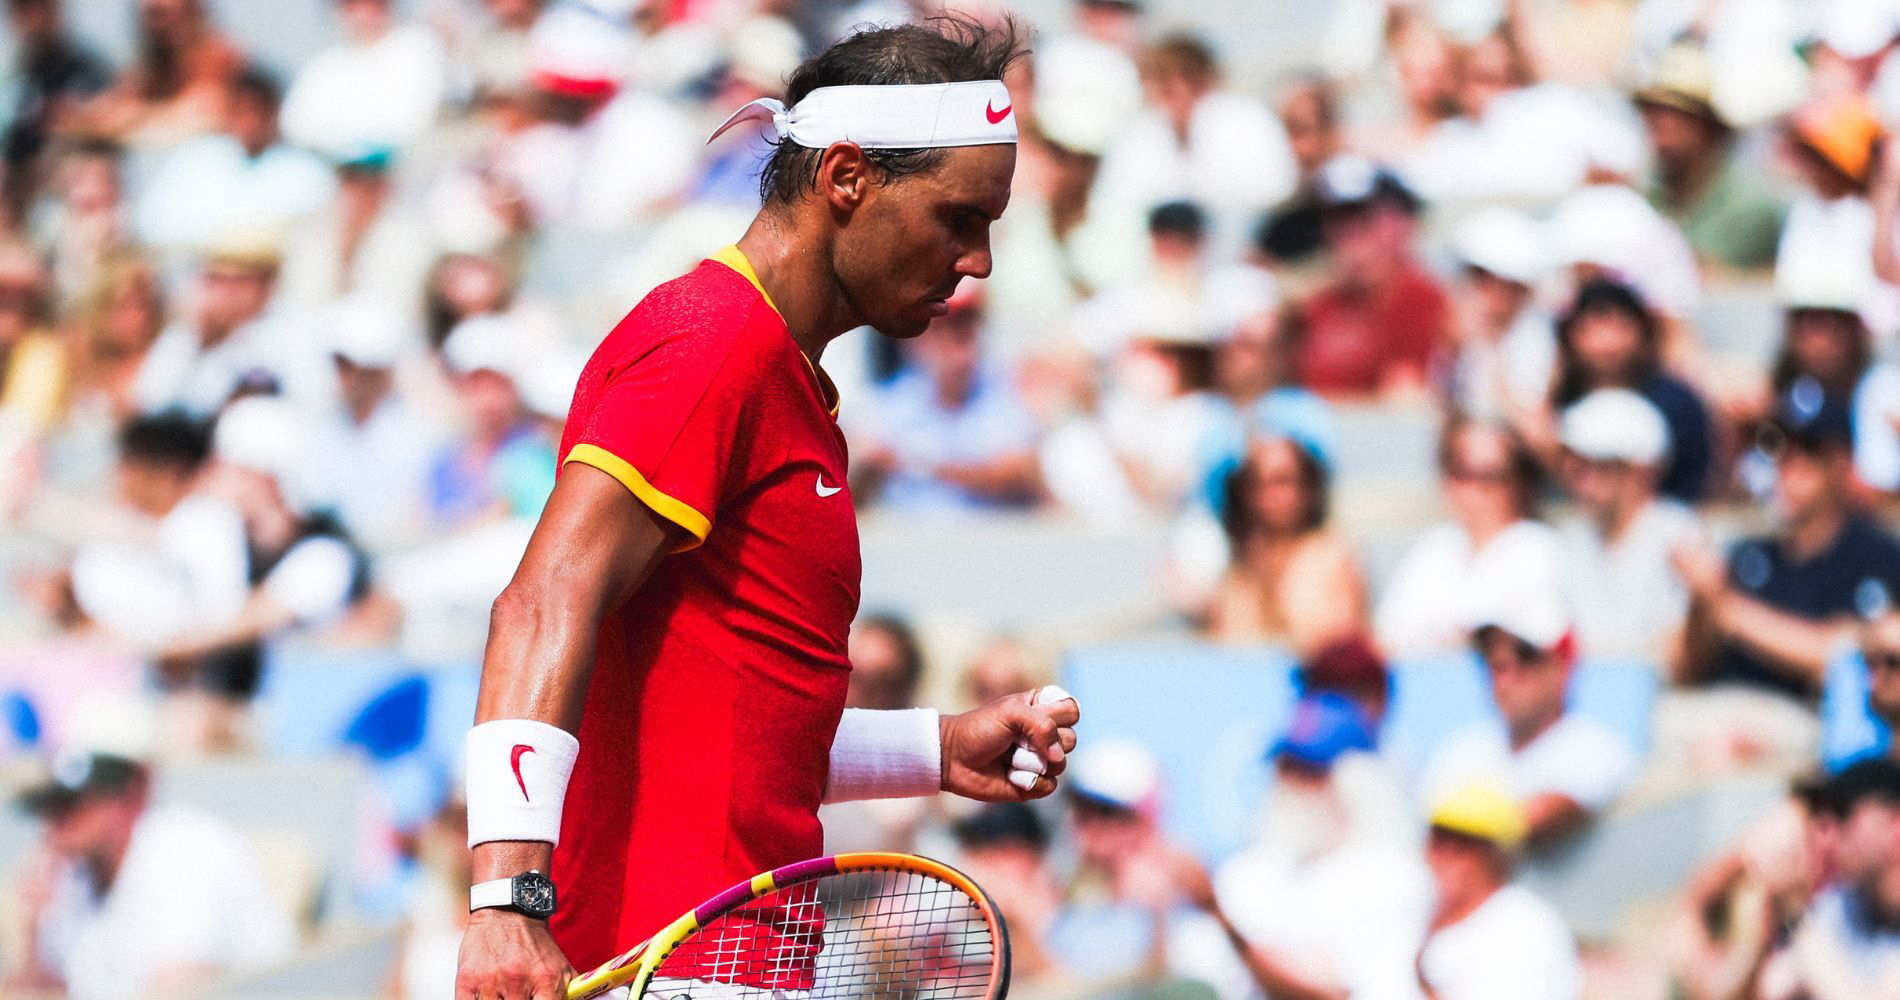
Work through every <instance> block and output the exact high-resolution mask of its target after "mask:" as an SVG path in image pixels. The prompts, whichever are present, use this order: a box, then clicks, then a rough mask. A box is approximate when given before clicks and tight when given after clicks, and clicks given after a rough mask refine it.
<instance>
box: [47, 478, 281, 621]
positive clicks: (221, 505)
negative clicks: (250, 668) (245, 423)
mask: <svg viewBox="0 0 1900 1000" xmlns="http://www.w3.org/2000/svg"><path fill="white" fill-rule="evenodd" d="M249 570H250V553H249V551H248V549H247V548H246V546H245V540H244V519H243V517H241V516H240V515H239V514H238V512H237V509H236V508H235V507H232V506H231V505H230V504H229V503H226V502H225V501H223V500H218V499H213V498H211V497H204V496H191V497H186V498H185V499H184V500H181V501H179V503H178V505H177V506H176V507H173V508H172V510H171V512H170V513H168V514H166V515H165V516H164V518H162V519H161V520H160V521H159V524H158V533H157V536H156V538H155V540H154V543H153V544H152V545H151V546H149V547H147V546H135V545H129V544H124V543H111V542H101V543H98V544H94V545H89V546H86V547H85V548H82V549H80V550H79V551H78V553H77V554H76V555H75V556H74V559H73V595H74V597H75V599H76V600H77V601H78V603H79V607H80V608H81V609H82V610H84V611H85V612H86V615H87V617H89V618H91V619H93V620H94V621H96V622H98V623H99V624H100V625H102V626H103V627H105V628H106V629H107V630H108V631H110V632H112V633H113V634H114V635H117V636H119V637H121V638H124V639H127V640H130V641H132V642H134V643H159V642H163V641H164V640H166V639H169V638H171V637H173V636H176V635H178V634H179V633H181V632H183V631H184V630H185V629H186V628H187V627H202V626H207V625H217V624H222V623H224V622H228V621H230V620H231V619H232V618H234V617H236V616H237V614H238V612H239V611H240V610H242V609H243V607H244V600H245V596H246V595H247V594H248V593H249V590H250V582H249Z"/></svg>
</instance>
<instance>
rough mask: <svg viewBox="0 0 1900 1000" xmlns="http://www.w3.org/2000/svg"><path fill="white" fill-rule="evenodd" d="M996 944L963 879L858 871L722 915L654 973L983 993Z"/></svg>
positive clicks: (796, 986)
mask: <svg viewBox="0 0 1900 1000" xmlns="http://www.w3.org/2000/svg"><path fill="white" fill-rule="evenodd" d="M997 947H998V943H997V941H996V939H995V931H993V930H992V928H991V925H990V922H989V921H988V919H986V917H985V916H984V912H983V909H982V908H981V907H979V906H978V905H977V903H976V902H975V901H974V900H972V899H971V898H970V897H969V896H968V895H966V894H965V893H964V892H963V891H962V890H961V889H958V888H957V887H956V886H954V885H951V884H949V883H947V882H944V881H942V880H940V879H938V878H935V877H933V876H930V875H924V874H921V873H915V872H903V871H856V872H849V873H842V874H837V875H830V876H826V877H823V878H819V879H816V880H813V881H810V882H805V883H800V884H797V885H793V886H789V887H787V888H785V889H782V890H780V891H778V892H774V893H770V894H767V895H765V896H763V897H761V898H759V899H756V900H753V901H751V902H748V903H746V904H745V905H743V906H741V907H738V908H736V909H734V910H732V911H730V912H728V913H726V914H724V915H722V916H720V917H718V918H717V919H715V920H713V921H712V922H711V923H709V924H708V925H707V926H706V927H703V928H701V929H700V930H699V931H698V932H697V933H695V934H693V935H692V936H691V937H688V938H687V939H686V940H685V941H683V942H681V944H680V946H679V947H678V948H677V949H675V950H674V951H673V952H672V953H671V954H669V955H668V956H667V957H666V958H665V960H663V961H662V962H661V963H660V966H659V968H658V969H657V970H656V973H655V974H656V977H659V978H666V979H692V980H699V981H701V982H711V983H730V984H736V985H740V986H745V987H749V988H753V989H760V990H784V991H797V992H798V993H799V994H800V995H802V996H803V997H809V1000H845V998H863V1000H965V998H969V1000H981V998H983V997H986V996H988V995H989V992H990V987H991V974H992V969H993V968H994V965H995V962H994V959H995V952H996V948H997Z"/></svg>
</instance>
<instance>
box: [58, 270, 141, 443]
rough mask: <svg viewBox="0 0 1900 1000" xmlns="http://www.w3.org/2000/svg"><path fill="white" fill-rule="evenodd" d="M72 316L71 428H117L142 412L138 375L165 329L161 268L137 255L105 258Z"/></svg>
mask: <svg viewBox="0 0 1900 1000" xmlns="http://www.w3.org/2000/svg"><path fill="white" fill-rule="evenodd" d="M72 315H73V317H74V319H75V320H76V323H75V329H74V330H73V332H72V334H71V335H70V336H71V337H72V340H73V344H72V347H73V350H72V357H73V377H72V398H71V405H70V407H69V409H68V411H67V412H68V415H69V419H68V430H69V431H70V430H72V429H73V425H74V424H76V423H80V422H88V423H91V424H93V425H94V426H103V427H108V428H116V426H117V424H118V422H119V421H120V420H123V419H124V418H126V417H129V416H131V415H132V414H133V413H135V412H137V410H138V400H137V398H136V395H135V386H136V385H137V379H138V374H139V371H140V370H141V369H142V368H143V367H144V364H145V354H146V352H147V351H149V350H151V347H152V344H153V343H154V342H155V341H156V340H157V339H158V335H159V331H160V330H162V329H163V328H164V324H165V299H164V294H163V290H162V289H161V288H160V287H159V280H158V272H157V270H156V269H155V268H154V267H153V266H152V263H151V261H149V260H147V259H145V258H144V257H141V256H138V255H136V254H132V253H120V254H114V255H113V256H111V257H108V258H106V259H105V260H102V261H101V262H100V265H99V272H98V274H97V275H96V276H95V277H94V278H93V280H92V283H91V284H90V285H89V286H88V287H87V289H86V292H85V295H84V296H83V297H82V299H81V300H80V302H79V303H78V304H77V305H76V306H75V307H74V312H73V314H72ZM108 436H109V432H108Z"/></svg>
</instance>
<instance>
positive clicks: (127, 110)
mask: <svg viewBox="0 0 1900 1000" xmlns="http://www.w3.org/2000/svg"><path fill="white" fill-rule="evenodd" d="M134 51H135V52H136V53H137V57H136V58H135V59H134V60H133V62H132V63H130V64H129V65H127V66H125V67H124V68H122V69H121V70H120V72H119V76H118V79H116V80H114V81H113V83H112V86H111V87H110V88H109V89H107V90H106V91H105V93H103V94H100V95H99V96H98V97H97V98H95V99H93V100H92V101H89V102H87V104H85V105H84V106H83V107H82V108H80V109H79V110H78V112H77V113H76V116H75V121H74V123H73V124H74V128H75V129H76V130H78V131H81V132H84V133H89V134H98V135H104V136H107V137H109V138H114V139H119V140H121V141H124V142H126V143H127V144H129V145H135V146H138V147H142V148H144V147H151V148H163V147H165V146H168V145H171V144H172V143H175V142H178V141H179V140H181V139H185V138H188V137H190V136H194V135H198V134H201V133H204V132H209V131H211V130H212V129H215V128H218V127H219V125H220V123H221V122H222V121H223V120H224V118H225V114H226V111H225V104H226V102H227V101H228V100H229V99H230V96H231V94H230V88H231V85H232V83H233V82H234V81H235V80H236V78H237V76H238V74H239V73H240V72H242V71H243V69H244V67H245V62H246V60H245V55H244V53H243V52H242V51H241V50H240V49H239V48H238V47H237V46H236V45H235V44H233V43H232V42H231V40H230V39H228V38H226V37H225V36H224V34H223V33H222V32H220V31H219V30H218V28H217V26H216V25H214V24H213V23H212V21H211V16H210V14H209V13H208V12H207V11H206V9H205V3H204V0H139V5H138V39H137V44H136V45H135V46H134Z"/></svg>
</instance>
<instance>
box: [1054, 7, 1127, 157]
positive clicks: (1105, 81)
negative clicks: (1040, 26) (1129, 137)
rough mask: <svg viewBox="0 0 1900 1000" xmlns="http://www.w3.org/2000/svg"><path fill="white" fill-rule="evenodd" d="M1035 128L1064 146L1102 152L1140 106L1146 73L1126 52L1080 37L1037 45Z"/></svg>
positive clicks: (1094, 153)
mask: <svg viewBox="0 0 1900 1000" xmlns="http://www.w3.org/2000/svg"><path fill="white" fill-rule="evenodd" d="M1035 80H1036V89H1035V110H1036V127H1037V130H1038V131H1040V132H1041V133H1042V135H1043V137H1044V138H1045V139H1048V140H1049V141H1050V142H1052V143H1054V144H1056V145H1058V146H1061V147H1062V148H1063V149H1067V150H1071V151H1073V152H1077V153H1086V154H1090V155H1097V156H1099V155H1100V154H1101V153H1102V152H1103V151H1104V150H1106V149H1107V148H1108V146H1109V143H1110V142H1112V141H1113V140H1114V138H1115V137H1116V136H1118V135H1120V134H1121V133H1122V131H1123V129H1125V128H1126V127H1127V126H1128V121H1129V119H1130V118H1132V117H1134V115H1135V113H1136V112H1137V111H1139V110H1141V99H1142V95H1141V75H1140V73H1138V72H1137V71H1136V70H1135V64H1134V63H1133V62H1131V61H1130V60H1129V58H1128V56H1127V55H1125V54H1124V53H1123V52H1122V51H1121V50H1119V49H1116V48H1113V47H1112V46H1109V45H1106V44H1103V43H1101V42H1097V41H1093V40H1090V39H1087V38H1082V37H1079V36H1059V37H1056V38H1051V39H1049V40H1047V41H1046V42H1043V43H1041V44H1039V45H1038V46H1037V47H1036V54H1035Z"/></svg>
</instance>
